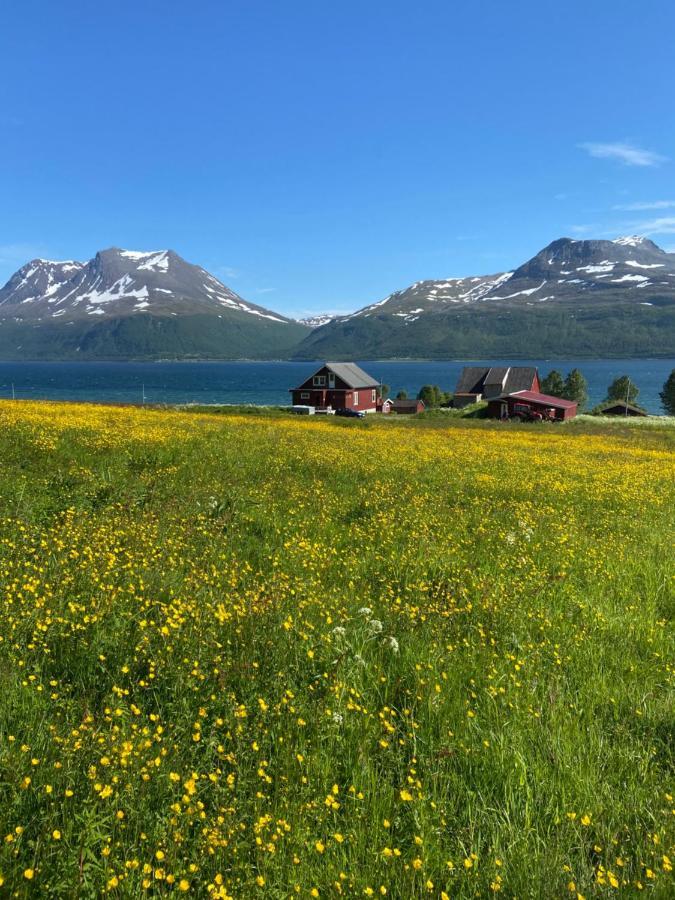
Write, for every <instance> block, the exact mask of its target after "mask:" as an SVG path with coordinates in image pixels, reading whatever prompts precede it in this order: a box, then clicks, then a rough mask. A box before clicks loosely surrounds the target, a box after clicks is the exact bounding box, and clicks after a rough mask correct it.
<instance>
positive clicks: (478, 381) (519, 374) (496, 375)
mask: <svg viewBox="0 0 675 900" xmlns="http://www.w3.org/2000/svg"><path fill="white" fill-rule="evenodd" d="M536 375H537V368H536V366H465V367H464V368H463V369H462V374H461V375H460V376H459V381H458V382H457V387H456V388H455V393H456V394H481V393H482V392H483V388H484V386H485V385H486V384H498V385H499V386H500V387H502V385H503V387H502V390H503V391H504V393H506V394H512V393H514V392H515V391H527V390H530V389H531V387H532V383H533V382H534V379H535V376H536ZM505 379H506V380H505Z"/></svg>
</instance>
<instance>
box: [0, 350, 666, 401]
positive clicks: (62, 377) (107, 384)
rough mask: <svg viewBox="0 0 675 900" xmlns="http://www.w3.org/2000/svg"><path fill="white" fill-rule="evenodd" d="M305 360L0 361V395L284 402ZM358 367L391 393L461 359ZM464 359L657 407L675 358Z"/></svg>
mask: <svg viewBox="0 0 675 900" xmlns="http://www.w3.org/2000/svg"><path fill="white" fill-rule="evenodd" d="M317 365H318V363H312V362H178V363H177V362H159V363H137V362H78V363H71V362H63V363H57V362H44V363H41V362H2V363H0V398H1V397H11V396H12V392H14V396H15V397H16V398H17V399H31V400H35V399H47V400H70V401H74V400H77V401H88V402H103V403H141V402H142V400H143V394H145V400H146V402H147V403H169V404H174V403H181V404H182V403H209V404H211V403H253V404H259V405H285V404H288V403H289V402H290V395H289V393H288V389H289V388H292V387H296V386H297V385H299V384H300V383H301V382H302V381H303V380H304V379H305V378H306V377H307V376H308V375H310V374H311V373H312V372H313V371H314V370H315V369H316V368H317ZM360 365H362V366H363V368H364V369H365V370H366V371H367V372H369V373H370V374H371V375H373V376H374V377H375V378H376V379H378V380H379V381H381V382H383V383H385V384H388V385H389V386H390V388H391V391H392V394H395V393H396V392H397V391H399V390H402V389H403V390H406V391H408V393H409V394H410V395H413V394H414V393H416V392H417V391H418V390H419V388H420V387H421V386H422V385H423V384H438V385H439V386H440V387H441V388H442V389H443V390H448V391H452V390H453V389H454V386H455V383H456V381H457V377H458V375H459V373H460V372H461V370H462V367H463V366H464V365H467V363H466V362H465V361H456V360H449V361H447V362H442V361H441V362H439V361H436V362H414V361H410V362H407V361H405V362H403V361H402V362H398V361H397V362H392V361H389V362H372V361H369V362H363V363H360ZM470 365H533V366H538V368H539V372H540V375H544V374H546V372H548V371H549V370H550V369H552V368H556V369H558V370H559V371H562V372H563V374H565V373H566V372H567V371H569V369H572V368H574V367H577V368H579V369H580V370H581V371H582V372H583V374H584V375H585V377H586V379H587V381H588V386H589V395H590V404H591V406H592V405H594V404H596V403H599V402H600V401H602V400H603V399H604V397H605V394H606V391H607V386H608V385H609V384H610V382H611V381H613V379H614V378H616V377H617V376H618V375H629V376H630V377H631V379H632V380H633V381H634V382H635V384H637V386H638V387H639V388H640V395H639V398H638V402H639V403H640V404H641V405H642V406H644V407H645V408H646V409H647V410H648V411H649V412H652V413H659V412H662V410H661V407H660V400H659V391H660V390H661V388H662V387H663V384H664V382H665V380H666V378H667V377H668V375H669V374H670V372H671V371H672V370H673V369H674V368H675V359H626V360H621V359H611V360H609V359H607V360H606V359H598V360H575V359H569V360H555V361H553V362H551V361H546V360H541V359H532V360H522V359H521V360H503V359H499V360H489V361H484V360H475V361H474V360H472V361H471V362H470Z"/></svg>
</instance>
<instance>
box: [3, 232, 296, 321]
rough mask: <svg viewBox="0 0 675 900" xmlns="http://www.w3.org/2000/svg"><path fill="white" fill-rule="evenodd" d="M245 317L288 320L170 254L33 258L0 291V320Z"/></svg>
mask: <svg viewBox="0 0 675 900" xmlns="http://www.w3.org/2000/svg"><path fill="white" fill-rule="evenodd" d="M186 308H188V309H189V310H190V311H199V312H207V311H208V312H211V313H214V314H216V315H222V313H223V311H224V310H227V311H237V312H243V313H247V314H249V315H253V316H258V317H260V318H264V319H268V320H270V321H272V322H281V323H283V322H285V323H288V322H290V321H291V320H290V319H287V318H286V317H285V316H281V315H278V314H276V313H273V312H270V311H269V310H267V309H264V308H263V307H261V306H256V305H254V304H253V303H248V302H247V301H245V300H243V299H242V298H241V297H239V296H238V295H237V294H235V293H234V291H232V290H230V288H228V287H226V286H225V285H224V284H223V283H222V282H220V281H218V279H217V278H215V277H214V276H213V275H210V274H209V273H208V272H207V271H206V270H205V269H202V268H200V267H199V266H195V265H192V264H191V263H188V262H186V261H185V260H184V259H182V258H181V257H180V256H178V254H177V253H174V252H173V250H159V251H155V252H148V253H143V252H139V251H136V250H120V249H118V248H116V247H115V248H112V249H110V250H101V251H100V252H99V253H97V254H96V256H95V257H94V258H93V259H92V260H90V261H89V262H88V263H79V262H51V261H50V260H46V259H35V260H33V261H32V262H29V263H27V264H26V265H25V266H23V268H21V269H19V271H18V272H17V273H16V274H15V275H13V276H12V277H11V278H10V280H9V281H8V282H7V284H6V285H5V286H4V288H2V289H1V290H0V317H5V316H7V315H11V316H13V317H14V318H17V319H26V318H30V319H38V320H41V319H44V318H58V317H60V316H64V317H65V318H64V320H65V321H68V320H70V319H76V318H83V317H91V316H120V315H130V314H132V313H136V312H142V313H147V312H150V313H154V314H157V313H161V314H162V315H167V314H172V315H174V314H175V315H178V314H179V313H181V312H185V311H186Z"/></svg>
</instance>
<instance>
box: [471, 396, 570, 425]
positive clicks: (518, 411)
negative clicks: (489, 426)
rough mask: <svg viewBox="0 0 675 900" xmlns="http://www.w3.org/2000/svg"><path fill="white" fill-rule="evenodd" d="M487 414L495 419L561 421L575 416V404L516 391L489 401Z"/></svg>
mask: <svg viewBox="0 0 675 900" xmlns="http://www.w3.org/2000/svg"><path fill="white" fill-rule="evenodd" d="M487 414H488V415H489V416H492V417H493V418H495V419H526V420H527V419H530V420H532V419H545V420H547V421H563V420H564V419H573V418H574V417H575V416H576V414H577V404H576V403H574V402H573V401H572V400H562V399H561V398H560V397H551V396H549V395H548V394H540V393H538V392H537V391H516V392H515V393H513V394H502V396H501V397H495V398H494V399H492V400H490V401H489V402H488V406H487Z"/></svg>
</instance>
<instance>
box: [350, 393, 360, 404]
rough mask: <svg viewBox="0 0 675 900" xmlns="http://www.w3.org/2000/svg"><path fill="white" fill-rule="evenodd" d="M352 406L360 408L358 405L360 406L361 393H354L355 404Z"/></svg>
mask: <svg viewBox="0 0 675 900" xmlns="http://www.w3.org/2000/svg"><path fill="white" fill-rule="evenodd" d="M352 405H353V406H358V405H359V392H358V391H354V402H353V404H352Z"/></svg>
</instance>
